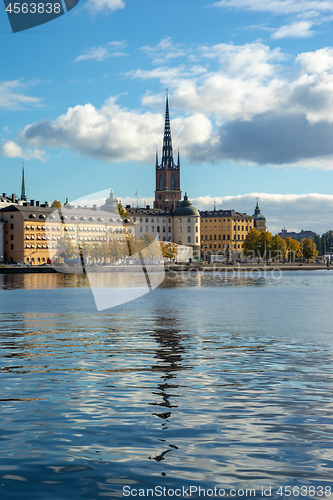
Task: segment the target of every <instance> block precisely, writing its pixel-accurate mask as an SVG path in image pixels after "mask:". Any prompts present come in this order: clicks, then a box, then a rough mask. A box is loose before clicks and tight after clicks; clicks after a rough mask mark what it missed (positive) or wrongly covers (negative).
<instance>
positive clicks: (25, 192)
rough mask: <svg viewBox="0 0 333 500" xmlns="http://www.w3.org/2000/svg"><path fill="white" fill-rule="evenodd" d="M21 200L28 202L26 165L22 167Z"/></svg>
mask: <svg viewBox="0 0 333 500" xmlns="http://www.w3.org/2000/svg"><path fill="white" fill-rule="evenodd" d="M21 200H22V201H27V190H26V187H25V176H24V163H23V165H22V186H21Z"/></svg>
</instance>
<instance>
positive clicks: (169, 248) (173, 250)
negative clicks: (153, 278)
mask: <svg viewBox="0 0 333 500" xmlns="http://www.w3.org/2000/svg"><path fill="white" fill-rule="evenodd" d="M161 249H162V256H163V258H164V259H169V260H171V259H176V258H177V247H176V245H175V244H174V243H170V242H169V243H165V242H164V241H162V242H161Z"/></svg>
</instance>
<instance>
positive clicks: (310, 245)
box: [300, 238, 318, 260]
mask: <svg viewBox="0 0 333 500" xmlns="http://www.w3.org/2000/svg"><path fill="white" fill-rule="evenodd" d="M300 250H301V254H302V256H303V259H304V260H312V259H314V258H315V257H317V255H318V250H317V246H316V244H315V242H314V241H313V240H312V239H311V238H303V239H302V241H301V246H300Z"/></svg>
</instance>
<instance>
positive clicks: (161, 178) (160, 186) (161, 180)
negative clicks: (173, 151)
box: [159, 174, 163, 191]
mask: <svg viewBox="0 0 333 500" xmlns="http://www.w3.org/2000/svg"><path fill="white" fill-rule="evenodd" d="M162 189H163V176H162V174H161V175H160V180H159V190H160V191H162Z"/></svg>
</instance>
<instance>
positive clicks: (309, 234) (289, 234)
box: [278, 229, 316, 241]
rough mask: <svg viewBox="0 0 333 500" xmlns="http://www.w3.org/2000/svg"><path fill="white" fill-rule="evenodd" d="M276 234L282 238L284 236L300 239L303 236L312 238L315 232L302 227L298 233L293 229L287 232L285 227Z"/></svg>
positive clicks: (284, 237)
mask: <svg viewBox="0 0 333 500" xmlns="http://www.w3.org/2000/svg"><path fill="white" fill-rule="evenodd" d="M278 234H279V236H280V237H281V238H282V239H283V240H285V239H286V238H292V239H293V240H297V241H302V240H303V239H304V238H311V239H312V240H314V238H315V236H316V233H314V232H313V231H303V229H302V231H300V232H299V233H296V232H295V231H291V232H288V231H287V229H281V232H280V233H278Z"/></svg>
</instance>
